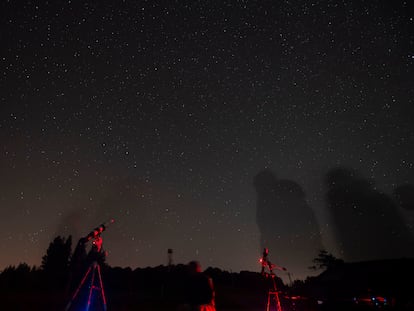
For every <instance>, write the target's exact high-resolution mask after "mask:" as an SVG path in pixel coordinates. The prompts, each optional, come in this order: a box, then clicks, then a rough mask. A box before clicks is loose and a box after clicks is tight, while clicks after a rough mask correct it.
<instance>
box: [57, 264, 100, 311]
mask: <svg viewBox="0 0 414 311" xmlns="http://www.w3.org/2000/svg"><path fill="white" fill-rule="evenodd" d="M88 278H89V279H90V281H89V286H88V289H89V290H88V296H87V297H88V301H87V304H86V309H85V311H89V308H90V307H91V305H93V306H96V305H98V306H99V305H100V306H101V308H102V309H103V310H104V311H106V298H105V291H104V288H103V282H102V276H101V267H100V265H99V264H98V263H97V262H96V261H94V262H93V263H92V264H91V265H90V266H89V268H88V270H87V271H86V273H85V275H84V277H83V278H82V281H81V282H80V284H79V286H78V288H77V289H76V291H75V293H74V294H73V296H72V298H71V300H70V301H69V303H68V305H67V306H66V309H65V311H69V310H71V307H72V304H73V303H74V302H75V301H76V300H77V298H78V295H79V293H80V292H81V290H82V289H83V288H84V286H85V285H86V280H87V279H88ZM94 291H98V293H99V294H100V297H101V300H102V301H101V304H99V303H95V304H93V303H92V302H93V292H94Z"/></svg>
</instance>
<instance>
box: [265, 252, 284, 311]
mask: <svg viewBox="0 0 414 311" xmlns="http://www.w3.org/2000/svg"><path fill="white" fill-rule="evenodd" d="M267 255H269V250H268V249H267V248H265V249H264V250H263V257H262V258H260V263H261V264H262V275H264V276H265V277H266V278H268V277H270V278H271V279H272V288H271V289H269V290H268V292H267V304H266V311H270V302H271V298H272V297H273V298H274V301H275V303H276V309H275V311H282V306H281V304H280V299H279V291H278V289H277V287H276V280H275V277H276V275H275V274H274V272H273V269H275V268H276V269H278V270H282V271H286V268H283V267H279V266H277V265H275V264H273V263H271V262H270V261H269V259H268V258H267ZM266 268H267V269H268V270H269V272H267V271H266Z"/></svg>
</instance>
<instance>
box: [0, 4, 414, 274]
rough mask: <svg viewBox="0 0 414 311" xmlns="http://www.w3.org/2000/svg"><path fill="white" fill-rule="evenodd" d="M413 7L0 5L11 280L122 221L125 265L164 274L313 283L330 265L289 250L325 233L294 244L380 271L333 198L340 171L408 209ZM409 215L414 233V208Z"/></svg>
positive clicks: (112, 245) (0, 249)
mask: <svg viewBox="0 0 414 311" xmlns="http://www.w3.org/2000/svg"><path fill="white" fill-rule="evenodd" d="M409 2H410V1H399V0H393V1H385V0H381V1H379V0H369V1H368V0H366V1H365V0H358V1H357V0H349V1H348V0H342V1H334V0H320V1H299V0H290V1H287V0H281V1H241V0H240V1H229V0H224V1H184V0H183V1H181V0H176V1H132V0H131V1H107V0H99V1H95V0H92V1H76V0H74V1H63V0H56V1H39V2H37V1H1V4H0V11H1V13H0V16H1V21H0V33H1V49H0V51H1V52H0V69H1V70H0V89H1V92H0V112H1V114H0V148H1V152H0V254H1V255H0V270H1V269H3V268H4V267H6V266H8V265H17V264H18V263H20V262H26V263H28V264H29V265H37V266H39V265H40V263H41V258H42V256H43V255H44V254H45V252H46V249H47V247H48V245H49V243H50V242H51V241H52V240H53V238H54V237H55V236H57V235H62V236H65V237H67V236H69V235H72V236H73V240H74V241H73V243H74V244H76V242H77V240H78V239H79V238H80V237H81V236H83V235H86V234H88V233H89V232H90V231H91V230H92V229H93V228H95V227H96V226H98V225H99V224H101V223H102V222H104V221H107V220H108V219H110V218H114V219H115V223H114V224H113V225H111V226H110V227H108V229H107V230H106V231H105V232H104V233H103V236H102V237H103V238H104V248H105V249H106V250H107V251H108V257H107V262H108V263H109V264H110V265H113V266H121V267H126V266H130V267H132V268H136V267H146V266H158V265H161V264H164V265H165V264H167V249H169V248H171V249H173V252H174V253H173V261H174V263H187V262H189V261H190V260H193V259H197V260H199V261H200V263H201V265H202V267H203V268H206V267H208V266H212V267H218V268H221V269H224V270H228V271H234V272H238V271H240V270H249V271H260V264H259V263H258V259H259V257H260V256H261V254H262V248H263V247H269V259H270V260H271V261H272V262H275V263H277V264H279V265H281V266H284V267H286V268H287V269H288V270H289V271H290V273H291V274H292V275H293V277H294V278H303V277H305V276H306V275H308V274H310V273H311V272H310V271H309V270H308V267H309V266H311V265H312V262H311V259H312V258H313V257H314V255H315V254H316V252H317V250H314V251H313V249H309V250H306V252H305V253H304V254H302V255H298V254H297V251H298V250H299V249H300V250H304V248H303V245H305V244H306V245H310V244H309V243H307V242H306V241H302V242H300V244H295V241H291V240H289V238H286V239H287V240H289V241H290V242H289V243H280V244H277V243H276V244H272V243H273V242H272V241H274V239H282V240H283V239H285V237H284V232H287V231H288V230H293V229H292V228H294V227H295V225H296V224H310V223H311V224H312V228H310V227H309V228H310V229H309V230H310V231H306V230H308V229H306V230H305V229H303V230H301V228H304V225H300V226H297V227H298V228H299V229H295V230H297V231H296V233H295V236H299V235H302V236H303V235H306V236H309V234H308V233H309V232H312V234H314V236H315V237H316V239H317V243H315V244H314V245H315V247H317V246H318V247H324V248H326V249H327V250H328V251H329V252H332V253H333V254H335V255H336V256H338V257H344V259H347V260H350V261H352V260H364V259H372V258H368V257H370V256H369V254H367V255H361V256H362V257H361V258H358V255H352V254H350V253H349V254H350V255H349V256H348V257H346V254H347V253H345V252H344V250H343V247H345V246H344V245H345V244H344V243H342V242H341V241H340V239H341V234H339V235H336V234H335V232H336V231H337V229H338V228H339V230H342V229H343V228H344V227H347V226H346V225H347V224H346V223H345V226H344V224H343V223H342V224H340V225H338V224H337V221H336V222H335V217H334V216H333V211H332V209H331V208H330V206H331V205H330V204H329V203H328V202H329V200H328V199H327V198H332V196H329V195H327V193H328V190H329V189H330V188H329V182H330V181H332V178H334V179H335V178H343V176H344V174H342V175H341V173H339V175H338V174H336V175H335V169H337V168H344V171H346V172H348V173H349V171H347V170H348V169H349V170H355V174H354V173H352V174H351V175H352V176H351V177H349V176H348V177H349V178H343V179H344V180H345V179H346V180H347V181H350V180H351V181H355V180H359V181H361V180H362V181H368V180H369V181H370V182H371V184H370V186H369V187H370V189H369V191H370V193H371V194H372V193H375V194H378V195H382V196H383V197H382V198H384V197H385V198H386V200H388V199H389V200H390V201H392V202H396V201H395V196H394V195H393V193H394V192H395V189H396V188H397V187H399V186H400V185H406V186H407V187H408V188H409V189H410V185H413V184H414V122H413V120H414V87H413V86H414V19H413V16H414V14H413V11H414V10H413V4H412V3H409ZM339 171H340V170H339ZM329 172H331V173H332V174H330V175H329ZM337 172H338V171H337ZM342 173H343V171H342ZM345 175H346V174H345ZM263 176H264V177H265V181H264V182H263V183H262V184H261V183H260V182H259V183H258V182H257V181H258V179H260V178H261V177H263ZM266 176H267V177H266ZM335 176H336V177H335ZM338 176H339V177H338ZM341 176H342V177H341ZM356 176H357V177H356ZM266 178H267V179H266ZM329 178H331V179H329ZM267 182H269V183H271V184H272V185H273V186H271V187H269V188H268V189H267V188H266V186H265V184H266V183H267ZM361 184H363V183H362V182H361ZM263 187H264V188H263ZM266 189H267V190H266ZM272 189H273V190H272ZM274 189H279V190H278V191H281V192H283V191H285V192H286V191H287V192H286V193H289V195H290V198H289V200H287V201H286V200H285V201H283V202H284V203H283V204H278V203H277V202H279V201H280V200H279V199H275V197H273V199H272V198H270V199H266V194H265V193H266V191H270V192H271V193H274V192H275V191H274ZM283 189H284V190H283ZM286 189H288V190H286ZM289 189H290V190H289ZM292 189H293V190H292ZM331 190H332V188H331ZM332 191H333V192H331V194H332V193H335V191H336V190H335V189H333V190H332ZM347 191H348V190H347ZM367 191H368V190H367ZM369 191H368V192H369ZM276 192H277V191H276ZM408 192H409V191H408ZM347 193H348V194H349V195H350V196H351V195H352V193H361V191H358V190H355V192H352V191H351V192H347ZM350 193H351V194H350ZM364 193H367V192H366V191H365V192H364ZM352 197H353V196H352ZM272 200H273V201H272ZM277 200H279V201H277ZM379 201H381V202H383V200H382V199H381V200H379ZM397 201H398V200H397ZM269 202H273V203H269ZM280 202H281V201H280ZM289 202H290V203H289ZM358 202H363V203H358V204H362V205H358V204H356V203H355V204H354V203H350V206H352V207H353V208H354V209H359V208H360V206H363V204H365V203H366V202H367V200H365V199H361V200H359V201H358ZM370 202H371V201H370ZM269 204H270V205H269ZM390 204H391V203H390ZM392 204H394V203H392ZM282 205H283V206H284V207H283V208H282V207H281V206H282ZM293 205H295V206H301V208H302V207H306V212H304V211H303V210H301V209H300V208H299V209H298V210H297V212H293V207H292V206H293ZM266 206H267V207H268V208H269V211H270V210H271V212H267V211H268V210H267V209H266V208H267V207H266ZM332 206H333V205H332ZM285 208H286V209H285ZM374 210H375V208H374ZM259 211H261V212H259ZM392 211H393V213H394V214H393V215H396V216H395V217H399V220H400V223H399V224H400V228H404V230H406V231H407V232H409V233H410V234H411V238H412V237H413V235H414V229H413V225H414V210H413V209H412V205H410V204H409V203H408V204H406V205H401V204H396V203H395V204H394V205H393V210H392ZM373 213H375V212H373ZM259 214H260V215H259ZM362 214H364V210H361V212H360V213H359V215H362ZM287 215H289V217H288V216H287ZM381 215H382V216H381V217H379V218H375V222H376V223H378V224H381V225H382V227H381V228H386V227H387V221H388V220H389V219H390V218H389V217H387V216H386V214H385V213H382V214H381ZM384 215H385V216H384ZM342 219H344V220H345V219H347V218H346V217H344V218H342ZM350 219H351V218H350ZM350 222H352V223H353V224H355V222H354V221H351V220H350ZM283 224H292V225H291V226H289V225H287V226H284V227H283ZM360 226H361V227H359V229H358V230H363V229H361V228H365V225H364V224H363V222H361V224H360ZM282 227H283V228H285V227H286V228H285V229H281V228H282ZM315 228H316V229H315ZM341 228H342V229H341ZM352 228H353V227H352V226H351V224H350V230H354V229H352ZM285 230H287V231H285ZM370 230H371V229H370ZM378 230H380V231H381V232H380V233H381V234H382V235H383V236H384V237H387V238H390V243H391V244H392V243H393V241H392V239H393V238H394V235H395V231H393V230H389V231H386V230H388V229H384V230H385V231H382V230H383V229H378ZM272 232H277V233H275V234H273V233H272ZM354 232H356V231H354ZM289 234H290V233H289ZM269 235H270V237H269ZM397 239H398V236H397ZM315 241H316V240H315ZM407 241H410V242H407V243H405V245H404V247H403V250H404V249H406V250H407V253H404V251H402V253H401V254H399V255H401V256H411V253H410V252H409V250H412V249H414V244H411V241H412V240H409V239H407ZM302 243H305V244H302ZM265 244H266V245H265ZM267 244H269V245H267ZM394 244H395V243H394ZM272 246H273V249H272ZM276 248H277V249H276ZM351 248H352V246H351ZM351 248H350V249H351ZM361 254H362V253H361ZM395 254H396V253H395V252H393V251H391V250H390V251H389V253H388V254H385V255H384V254H379V255H378V256H377V255H375V256H374V257H375V258H374V259H381V258H380V257H382V258H388V257H390V258H391V257H393V256H397V255H395ZM399 255H398V256H399ZM298 256H300V257H301V259H306V262H305V260H304V261H303V262H302V263H301V264H300V265H295V264H294V263H296V261H295V260H296V259H297V258H298ZM355 256H356V257H355ZM377 257H378V258H377Z"/></svg>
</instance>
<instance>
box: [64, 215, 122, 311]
mask: <svg viewBox="0 0 414 311" xmlns="http://www.w3.org/2000/svg"><path fill="white" fill-rule="evenodd" d="M113 222H114V220H113V219H111V220H110V221H108V222H106V223H103V224H102V225H100V226H99V227H97V228H95V229H94V230H93V231H91V232H90V233H89V234H88V235H87V236H86V237H84V238H81V239H80V240H79V242H78V247H84V245H85V244H86V243H87V242H89V241H90V240H92V248H91V251H90V253H89V254H90V260H91V264H90V265H89V268H88V270H87V271H86V273H85V275H84V276H83V278H82V280H81V282H80V284H79V286H78V287H77V288H76V290H75V292H74V294H73V296H72V298H71V300H70V301H69V303H68V304H67V306H66V308H65V311H69V310H75V308H77V307H79V306H81V308H82V310H85V311H89V309H90V308H91V306H93V307H94V310H97V309H101V310H103V311H106V297H105V291H104V287H103V282H102V276H101V267H100V265H99V263H98V260H99V258H102V257H103V256H105V254H104V252H103V248H102V242H103V241H102V237H101V234H102V232H103V231H104V230H105V229H106V227H107V226H108V225H109V224H112V223H113ZM87 281H89V282H87ZM81 293H82V294H83V296H82V295H80V294H81ZM97 295H99V297H98V298H100V300H98V301H97V299H96V298H97V297H96V296H97ZM82 299H85V300H86V301H85V302H84V301H82ZM85 305H86V306H85Z"/></svg>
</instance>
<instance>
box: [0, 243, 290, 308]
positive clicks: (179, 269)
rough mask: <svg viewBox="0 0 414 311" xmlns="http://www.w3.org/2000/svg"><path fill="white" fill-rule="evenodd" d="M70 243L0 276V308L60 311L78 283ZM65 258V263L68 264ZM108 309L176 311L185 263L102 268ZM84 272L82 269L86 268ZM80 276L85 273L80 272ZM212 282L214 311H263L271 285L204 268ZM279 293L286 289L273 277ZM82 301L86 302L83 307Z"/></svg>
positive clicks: (183, 288)
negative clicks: (257, 310) (40, 260)
mask: <svg viewBox="0 0 414 311" xmlns="http://www.w3.org/2000/svg"><path fill="white" fill-rule="evenodd" d="M70 241H71V238H70V237H69V238H68V239H65V238H62V237H60V236H59V237H57V238H55V239H54V241H53V242H52V243H51V244H50V246H49V249H48V252H47V255H45V257H44V260H43V263H42V266H41V267H29V266H28V265H27V264H25V263H21V264H19V265H18V266H9V267H7V268H6V269H4V270H3V272H2V273H1V274H0V290H1V293H0V299H1V300H0V308H1V309H2V310H3V309H7V310H33V311H35V310H64V309H65V306H66V305H67V304H68V302H69V301H70V299H71V297H72V294H73V292H74V290H75V289H76V288H77V286H78V285H79V284H80V283H79V280H80V278H79V277H77V278H75V277H74V276H75V275H78V276H79V271H77V270H73V268H74V266H73V265H72V264H71V260H70V259H69V258H70V256H69V257H66V256H64V254H67V248H66V249H62V248H61V246H65V247H69V245H70ZM68 259H69V260H68ZM101 267H102V277H103V282H104V288H105V292H106V296H107V302H108V310H180V306H182V305H183V304H184V303H185V299H186V288H187V286H188V284H187V279H188V269H187V268H188V267H187V265H186V264H177V265H169V266H168V265H166V266H164V265H161V266H157V267H146V268H137V269H134V270H132V269H131V268H129V267H127V268H120V267H111V266H109V265H107V264H105V263H101ZM85 268H86V267H85ZM83 271H84V269H83ZM204 273H206V274H207V275H209V276H210V277H211V278H212V279H213V282H214V285H215V290H216V304H217V309H218V310H251V309H253V308H260V309H264V308H265V304H266V299H267V298H266V297H267V296H266V294H267V289H268V288H269V286H270V284H269V283H268V282H269V280H267V279H266V278H265V277H264V276H262V275H261V274H260V273H256V272H249V271H242V272H239V273H232V272H228V271H223V270H221V269H219V268H212V267H209V268H207V269H206V270H205V271H204ZM276 281H277V284H278V286H279V287H280V288H281V289H286V288H287V287H286V286H285V285H284V284H283V282H282V280H281V279H279V278H276ZM85 305H86V301H84V306H85Z"/></svg>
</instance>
